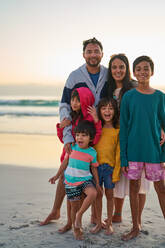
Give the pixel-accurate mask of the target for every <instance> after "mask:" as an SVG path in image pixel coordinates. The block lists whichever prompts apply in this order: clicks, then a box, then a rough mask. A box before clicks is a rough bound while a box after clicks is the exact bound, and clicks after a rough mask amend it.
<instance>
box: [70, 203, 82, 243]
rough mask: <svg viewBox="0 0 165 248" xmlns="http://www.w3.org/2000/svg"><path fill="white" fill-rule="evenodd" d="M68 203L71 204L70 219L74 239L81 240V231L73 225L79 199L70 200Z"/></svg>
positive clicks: (78, 207) (78, 206)
mask: <svg viewBox="0 0 165 248" xmlns="http://www.w3.org/2000/svg"><path fill="white" fill-rule="evenodd" d="M70 204H71V219H72V223H73V234H74V237H75V239H77V240H82V239H83V233H82V231H81V229H80V228H79V227H76V226H75V219H76V214H77V212H78V210H79V209H80V201H71V202H70Z"/></svg>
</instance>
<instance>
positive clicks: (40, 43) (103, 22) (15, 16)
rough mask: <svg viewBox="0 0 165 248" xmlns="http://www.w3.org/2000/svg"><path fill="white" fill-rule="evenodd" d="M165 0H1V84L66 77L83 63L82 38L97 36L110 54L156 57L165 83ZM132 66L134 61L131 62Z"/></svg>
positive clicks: (157, 74) (157, 78) (158, 72)
mask: <svg viewBox="0 0 165 248" xmlns="http://www.w3.org/2000/svg"><path fill="white" fill-rule="evenodd" d="M164 11H165V1H163V0H157V1H155V0H138V1H134V0H117V1H114V0H102V1H100V0H90V1H89V0H0V16H1V18H0V30H1V38H0V55H1V56H0V57H1V59H0V84H15V83H22V84H24V83H42V84H45V83H53V84H58V83H60V82H65V80H66V78H67V77H68V75H69V73H70V72H71V71H72V70H74V69H76V68H77V67H79V66H80V65H81V64H83V63H84V60H83V57H82V41H83V40H86V39H89V38H92V37H96V38H97V39H98V40H100V41H101V42H102V44H103V47H104V58H103V60H102V64H103V65H105V66H107V65H108V61H109V57H110V55H112V54H114V53H125V54H126V55H127V56H128V58H129V60H130V64H131V65H132V62H133V60H134V59H135V58H136V57H137V56H140V55H144V54H145V55H149V56H150V57H151V58H152V59H153V61H154V62H155V75H154V77H153V79H152V81H153V84H154V85H162V86H163V85H165V83H164V81H165V79H164V77H165V75H164V71H165V70H164V58H165V56H164V55H165V31H164V27H165V14H164ZM131 68H132V66H131Z"/></svg>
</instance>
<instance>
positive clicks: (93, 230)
mask: <svg viewBox="0 0 165 248" xmlns="http://www.w3.org/2000/svg"><path fill="white" fill-rule="evenodd" d="M101 228H102V224H97V225H96V226H95V227H93V228H92V229H91V230H90V232H91V233H93V234H95V233H98V232H100V231H101Z"/></svg>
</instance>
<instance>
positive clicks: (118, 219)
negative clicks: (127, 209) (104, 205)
mask: <svg viewBox="0 0 165 248" xmlns="http://www.w3.org/2000/svg"><path fill="white" fill-rule="evenodd" d="M112 222H113V223H120V222H122V218H121V214H120V213H114V215H113V217H112Z"/></svg>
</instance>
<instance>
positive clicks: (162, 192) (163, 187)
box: [154, 180, 165, 218]
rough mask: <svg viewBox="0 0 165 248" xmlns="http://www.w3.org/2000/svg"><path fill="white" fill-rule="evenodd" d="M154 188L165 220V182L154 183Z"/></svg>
mask: <svg viewBox="0 0 165 248" xmlns="http://www.w3.org/2000/svg"><path fill="white" fill-rule="evenodd" d="M154 188H155V190H156V193H157V196H158V199H159V204H160V207H161V210H162V214H163V216H164V218H165V181H163V180H162V181H158V182H154Z"/></svg>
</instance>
